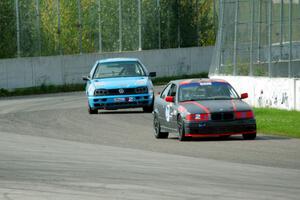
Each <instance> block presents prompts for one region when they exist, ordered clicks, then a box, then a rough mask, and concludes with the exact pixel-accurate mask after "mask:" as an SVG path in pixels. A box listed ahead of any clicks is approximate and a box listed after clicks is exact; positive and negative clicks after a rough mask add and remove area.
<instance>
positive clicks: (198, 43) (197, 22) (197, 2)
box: [195, 0, 215, 46]
mask: <svg viewBox="0 0 300 200" xmlns="http://www.w3.org/2000/svg"><path fill="white" fill-rule="evenodd" d="M214 2H215V0H214ZM195 7H196V31H197V45H198V46H200V39H199V17H198V12H199V0H196V6H195ZM214 8H215V7H214Z"/></svg>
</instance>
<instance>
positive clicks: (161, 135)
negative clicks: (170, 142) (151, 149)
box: [153, 114, 169, 139]
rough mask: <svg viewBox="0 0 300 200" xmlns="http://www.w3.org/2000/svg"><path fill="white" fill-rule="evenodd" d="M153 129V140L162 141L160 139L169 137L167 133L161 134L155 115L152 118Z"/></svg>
mask: <svg viewBox="0 0 300 200" xmlns="http://www.w3.org/2000/svg"><path fill="white" fill-rule="evenodd" d="M153 128H154V136H155V138H157V139H162V138H168V137H169V133H168V132H161V129H160V122H159V120H158V117H157V116H156V114H155V115H154V118H153Z"/></svg>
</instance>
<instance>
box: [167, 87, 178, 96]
mask: <svg viewBox="0 0 300 200" xmlns="http://www.w3.org/2000/svg"><path fill="white" fill-rule="evenodd" d="M176 90H177V87H176V85H175V84H172V86H171V89H170V90H169V92H168V96H172V97H175V96H176Z"/></svg>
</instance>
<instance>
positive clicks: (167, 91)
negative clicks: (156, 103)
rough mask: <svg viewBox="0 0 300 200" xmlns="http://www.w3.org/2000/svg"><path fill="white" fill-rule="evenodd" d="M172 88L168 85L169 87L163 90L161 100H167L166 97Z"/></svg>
mask: <svg viewBox="0 0 300 200" xmlns="http://www.w3.org/2000/svg"><path fill="white" fill-rule="evenodd" d="M170 88H171V84H169V85H167V86H166V87H165V88H164V89H163V91H162V93H161V95H160V98H162V99H165V98H166V96H168V93H169V90H170Z"/></svg>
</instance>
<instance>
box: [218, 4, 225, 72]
mask: <svg viewBox="0 0 300 200" xmlns="http://www.w3.org/2000/svg"><path fill="white" fill-rule="evenodd" d="M219 6H220V8H219V9H220V17H221V19H220V22H219V31H220V32H219V34H220V35H219V46H218V47H217V48H219V63H218V65H217V73H218V74H219V72H220V67H221V65H222V46H223V45H222V43H223V27H224V0H220V1H219Z"/></svg>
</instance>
